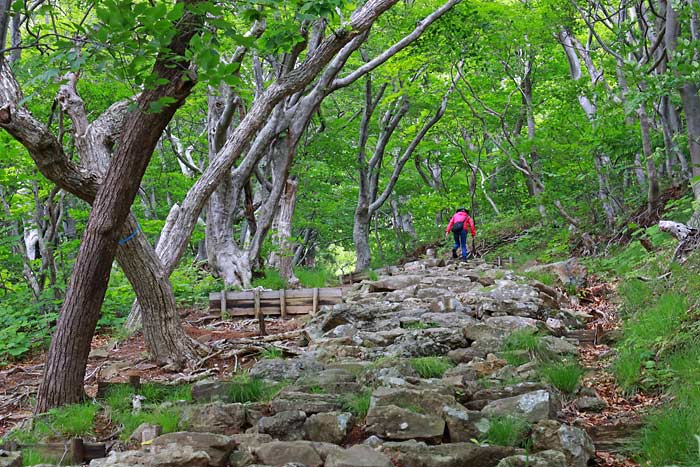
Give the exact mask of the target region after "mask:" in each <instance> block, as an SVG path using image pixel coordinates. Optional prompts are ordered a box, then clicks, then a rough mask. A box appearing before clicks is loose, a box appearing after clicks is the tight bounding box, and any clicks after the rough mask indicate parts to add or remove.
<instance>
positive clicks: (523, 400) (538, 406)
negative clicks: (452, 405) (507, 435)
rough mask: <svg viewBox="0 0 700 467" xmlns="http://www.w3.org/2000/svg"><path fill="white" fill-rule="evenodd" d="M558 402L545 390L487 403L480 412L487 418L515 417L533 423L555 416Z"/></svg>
mask: <svg viewBox="0 0 700 467" xmlns="http://www.w3.org/2000/svg"><path fill="white" fill-rule="evenodd" d="M557 409H558V401H556V400H555V397H554V395H553V394H552V393H550V392H549V391H546V390H538V391H533V392H528V393H525V394H522V395H519V396H515V397H508V398H505V399H499V400H495V401H492V402H489V403H488V404H487V405H486V407H484V408H483V409H482V410H481V412H482V413H483V414H484V415H485V416H487V417H505V416H509V415H510V416H517V417H522V418H524V419H526V420H527V421H529V422H531V423H534V422H538V421H540V420H546V419H548V418H552V417H554V416H556V412H557Z"/></svg>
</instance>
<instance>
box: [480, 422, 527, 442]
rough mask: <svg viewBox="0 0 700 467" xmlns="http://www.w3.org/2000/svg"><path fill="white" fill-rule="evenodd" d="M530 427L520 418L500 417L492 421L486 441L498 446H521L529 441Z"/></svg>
mask: <svg viewBox="0 0 700 467" xmlns="http://www.w3.org/2000/svg"><path fill="white" fill-rule="evenodd" d="M529 430H530V425H529V424H528V423H527V421H526V420H523V419H522V418H518V417H512V416H507V417H498V418H493V419H491V420H490V424H489V430H488V431H487V432H486V435H485V441H486V442H488V443H490V444H496V445H498V446H514V447H517V446H521V445H523V443H525V441H526V439H527V434H528V432H529Z"/></svg>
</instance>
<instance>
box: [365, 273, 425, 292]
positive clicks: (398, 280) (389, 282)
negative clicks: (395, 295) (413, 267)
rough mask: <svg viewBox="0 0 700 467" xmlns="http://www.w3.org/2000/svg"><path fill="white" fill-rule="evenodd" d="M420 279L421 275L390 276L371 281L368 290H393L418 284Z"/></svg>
mask: <svg viewBox="0 0 700 467" xmlns="http://www.w3.org/2000/svg"><path fill="white" fill-rule="evenodd" d="M420 281H421V276H420V275H401V276H389V277H384V278H382V279H380V280H377V281H374V282H370V283H369V289H368V291H369V292H370V293H373V292H391V291H393V290H399V289H405V288H407V287H410V286H412V285H415V284H418V283H419V282H420Z"/></svg>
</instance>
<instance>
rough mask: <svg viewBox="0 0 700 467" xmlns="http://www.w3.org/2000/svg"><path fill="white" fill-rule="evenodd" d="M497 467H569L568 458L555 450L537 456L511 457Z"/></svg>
mask: <svg viewBox="0 0 700 467" xmlns="http://www.w3.org/2000/svg"><path fill="white" fill-rule="evenodd" d="M496 467H569V464H567V463H566V456H565V455H564V454H563V453H561V452H559V451H554V450H548V451H542V452H538V453H536V454H527V455H523V454H520V455H517V456H510V457H506V458H505V459H503V460H502V461H501V462H499V463H498V465H497V466H496Z"/></svg>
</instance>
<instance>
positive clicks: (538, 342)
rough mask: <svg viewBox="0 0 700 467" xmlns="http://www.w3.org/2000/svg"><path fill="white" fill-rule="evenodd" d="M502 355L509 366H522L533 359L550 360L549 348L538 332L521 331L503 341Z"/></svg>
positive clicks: (513, 333) (530, 330)
mask: <svg viewBox="0 0 700 467" xmlns="http://www.w3.org/2000/svg"><path fill="white" fill-rule="evenodd" d="M501 355H502V357H503V359H504V360H506V361H507V362H508V364H509V365H514V366H520V365H522V364H524V363H527V362H528V361H530V360H531V359H539V360H543V361H545V360H548V358H549V355H548V352H547V348H546V346H545V345H544V342H543V341H542V336H540V335H539V334H538V333H537V331H535V330H532V329H519V330H517V331H515V332H512V333H511V334H509V335H508V336H507V337H506V338H505V340H504V341H503V346H502V347H501Z"/></svg>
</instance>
